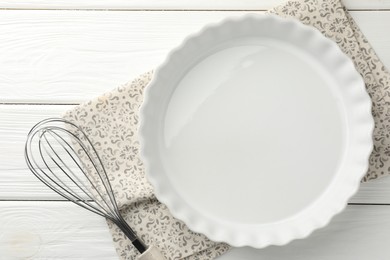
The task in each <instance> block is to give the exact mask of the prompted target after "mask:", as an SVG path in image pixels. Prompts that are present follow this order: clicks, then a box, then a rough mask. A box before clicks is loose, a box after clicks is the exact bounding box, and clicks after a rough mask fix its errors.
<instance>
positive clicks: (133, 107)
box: [63, 0, 390, 260]
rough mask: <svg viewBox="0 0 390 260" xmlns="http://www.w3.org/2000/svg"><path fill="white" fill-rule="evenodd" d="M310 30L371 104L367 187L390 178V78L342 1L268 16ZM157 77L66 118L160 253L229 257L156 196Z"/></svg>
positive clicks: (307, 0) (302, 2) (117, 234)
mask: <svg viewBox="0 0 390 260" xmlns="http://www.w3.org/2000/svg"><path fill="white" fill-rule="evenodd" d="M269 12H270V13H273V14H276V15H280V16H283V17H293V18H295V19H298V20H300V21H301V22H302V23H304V24H307V25H310V26H313V27H315V28H317V29H318V30H319V31H321V32H322V33H323V34H324V35H325V36H326V37H328V38H330V39H332V40H333V41H335V42H336V43H337V44H338V45H339V46H340V48H341V49H342V50H343V51H344V52H345V53H346V54H347V55H348V56H349V57H350V58H351V59H352V60H353V61H354V63H355V66H356V69H357V70H358V71H359V72H360V74H361V75H362V77H363V79H364V81H365V83H366V87H367V90H368V93H369V94H370V96H371V98H372V102H373V108H372V113H373V115H374V118H375V130H374V150H373V152H372V154H371V156H370V162H369V170H368V172H367V175H366V176H365V177H364V178H363V180H362V181H363V182H366V181H369V180H372V179H377V178H378V177H380V176H384V175H388V174H389V173H390V171H389V167H390V104H389V102H390V92H389V87H390V74H389V72H388V71H387V69H386V68H385V66H384V65H383V64H382V63H381V61H380V60H379V58H378V57H377V55H376V54H375V52H374V50H373V48H372V47H371V46H370V44H369V43H368V41H367V39H366V38H365V37H364V35H363V34H362V33H361V31H360V30H359V28H358V27H357V25H356V23H355V22H354V20H353V19H352V17H351V16H350V15H349V13H348V12H347V10H346V8H345V7H344V6H343V5H342V3H341V2H340V0H297V1H288V2H286V3H285V4H283V5H280V6H278V7H276V8H274V9H272V10H270V11H269ZM152 76H153V72H147V73H145V74H143V75H141V76H139V77H137V78H135V79H133V80H132V81H130V82H129V83H127V84H124V85H123V86H120V87H119V88H117V89H114V90H112V91H111V92H109V93H106V94H104V95H102V96H100V97H98V98H96V99H93V100H91V101H89V102H87V103H85V104H82V105H80V106H77V107H75V108H74V109H72V110H70V111H68V112H67V113H66V114H65V115H64V116H63V117H64V118H65V119H67V120H70V121H72V122H74V123H76V124H77V125H79V126H80V127H82V128H83V130H84V131H85V132H86V133H87V134H88V136H89V137H90V139H91V141H92V142H93V143H94V145H95V147H96V149H97V151H98V153H99V155H100V157H101V159H102V161H103V164H104V166H105V168H106V170H107V173H108V174H109V175H110V179H111V180H112V186H113V189H114V190H115V195H116V198H117V202H118V204H119V208H120V210H121V212H122V214H123V216H124V218H125V219H126V221H127V222H128V223H129V225H130V226H131V227H133V228H134V229H135V231H136V233H137V234H138V235H139V236H140V237H141V238H142V239H143V240H144V241H145V242H146V243H147V244H151V245H155V246H157V247H159V248H160V249H161V251H162V252H163V254H164V255H165V256H166V258H167V259H188V260H191V259H200V260H208V259H213V258H216V257H217V256H220V255H221V254H223V253H225V252H226V251H227V250H229V246H228V245H226V244H224V243H215V242H212V241H210V240H208V239H207V238H206V237H205V236H203V235H201V234H197V233H194V232H192V231H190V230H189V229H188V228H187V227H186V225H185V224H184V223H183V222H181V221H179V220H177V219H175V218H173V217H172V215H171V214H170V213H169V211H168V209H167V208H166V206H165V205H163V204H161V203H160V202H159V201H158V200H157V199H156V197H155V196H154V194H153V189H152V187H151V185H150V184H149V183H148V181H147V180H146V178H145V172H144V167H143V164H142V161H141V159H140V158H139V141H138V138H137V128H138V124H139V118H138V109H139V107H140V105H141V103H142V100H143V91H144V88H145V87H147V85H148V83H149V81H150V80H151V78H152ZM108 226H109V228H110V231H111V233H112V237H113V241H114V243H115V247H116V250H117V252H118V255H119V256H120V258H121V259H127V260H129V259H135V256H136V255H137V252H136V250H135V249H134V248H133V246H132V245H131V243H130V242H129V241H128V240H127V239H126V238H125V236H124V235H123V234H122V233H121V231H120V230H119V229H118V228H117V227H116V226H115V225H113V224H112V223H111V222H110V221H108Z"/></svg>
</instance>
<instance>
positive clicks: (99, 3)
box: [0, 0, 390, 10]
mask: <svg viewBox="0 0 390 260" xmlns="http://www.w3.org/2000/svg"><path fill="white" fill-rule="evenodd" d="M284 2H286V0H197V1H193V0H180V1H178V0H159V1H155V0H111V1H107V0H84V1H79V0H21V1H13V0H6V1H2V2H1V3H0V8H8V9H92V10H267V9H269V8H272V7H274V6H276V5H278V4H281V3H284ZM343 3H344V4H345V6H346V7H347V8H348V9H352V10H367V9H370V10H372V9H381V10H383V9H389V8H390V1H389V0H343Z"/></svg>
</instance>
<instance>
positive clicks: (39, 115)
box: [0, 105, 390, 204]
mask: <svg viewBox="0 0 390 260" xmlns="http://www.w3.org/2000/svg"><path fill="white" fill-rule="evenodd" d="M72 107H73V106H70V105H0V122H1V124H0V147H1V149H0V200H62V198H61V197H60V196H58V195H57V194H56V193H54V192H53V191H51V190H50V189H49V188H47V187H45V186H44V185H43V184H41V183H40V182H39V181H38V180H37V179H36V178H35V177H34V176H33V175H32V173H31V172H30V171H29V170H28V168H27V166H26V163H25V161H24V157H23V149H24V143H25V140H26V136H27V133H28V131H29V130H30V129H31V127H32V126H33V125H34V124H35V123H37V122H38V121H40V120H42V119H45V118H49V117H58V116H59V115H61V114H62V113H64V112H65V111H66V110H68V109H71V108H72ZM351 202H352V203H368V204H370V203H375V204H377V203H379V204H382V203H387V204H390V178H383V179H381V180H378V181H373V182H371V183H365V184H363V185H362V186H361V188H360V190H359V192H358V193H357V194H356V195H355V197H354V198H353V199H352V200H351Z"/></svg>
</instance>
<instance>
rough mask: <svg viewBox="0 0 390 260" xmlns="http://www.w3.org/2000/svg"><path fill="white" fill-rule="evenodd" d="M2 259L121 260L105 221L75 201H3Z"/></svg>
mask: <svg viewBox="0 0 390 260" xmlns="http://www.w3.org/2000/svg"><path fill="white" fill-rule="evenodd" d="M0 209H1V211H0V220H1V221H0V260H17V259H39V260H43V259H45V260H46V259H50V260H52V259H53V260H54V259H56V260H61V259H69V260H70V259H72V260H76V259H80V260H81V259H104V260H109V259H110V260H112V259H117V255H116V252H115V249H114V247H113V246H112V241H111V235H110V233H109V230H108V227H107V225H106V223H105V220H104V219H103V218H101V217H99V216H96V215H94V214H93V213H90V212H88V211H86V210H84V209H82V208H79V207H78V206H76V205H74V204H73V203H71V202H65V201H64V202H35V201H31V202H18V203H15V202H9V201H6V202H5V201H2V202H0Z"/></svg>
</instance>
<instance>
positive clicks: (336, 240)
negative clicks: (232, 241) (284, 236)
mask: <svg viewBox="0 0 390 260" xmlns="http://www.w3.org/2000/svg"><path fill="white" fill-rule="evenodd" d="M389 228H390V207H389V206H348V207H347V209H346V211H344V212H343V213H341V214H340V215H338V216H336V217H335V218H334V220H332V222H331V223H330V224H329V226H327V227H325V228H324V229H320V230H318V231H315V232H314V233H313V234H312V235H311V236H310V237H309V238H307V239H304V240H296V241H293V242H292V243H290V244H288V245H286V246H283V247H277V246H271V247H267V248H265V249H261V250H256V249H248V248H246V249H243V248H241V249H234V250H232V252H230V253H229V254H228V255H226V256H223V257H221V258H220V259H221V260H237V259H242V260H258V259H267V260H281V259H289V260H295V259H296V260H312V259H315V260H329V259H332V260H356V259H362V260H363V259H364V260H365V259H375V260H388V259H390V247H389V246H388V242H389V241H390V232H387V231H388V230H389Z"/></svg>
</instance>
